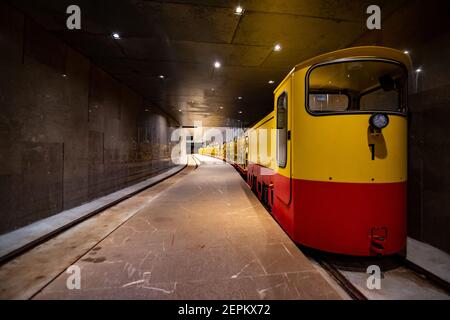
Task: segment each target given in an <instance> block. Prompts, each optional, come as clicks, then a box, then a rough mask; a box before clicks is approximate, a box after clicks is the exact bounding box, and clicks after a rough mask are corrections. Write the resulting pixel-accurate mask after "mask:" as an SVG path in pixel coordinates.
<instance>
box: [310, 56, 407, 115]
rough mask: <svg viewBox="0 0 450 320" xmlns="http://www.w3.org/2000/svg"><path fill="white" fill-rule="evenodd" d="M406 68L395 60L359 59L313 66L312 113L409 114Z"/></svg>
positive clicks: (311, 81) (311, 71)
mask: <svg viewBox="0 0 450 320" xmlns="http://www.w3.org/2000/svg"><path fill="white" fill-rule="evenodd" d="M407 78H408V75H407V71H406V68H404V67H403V66H402V65H401V64H399V63H397V62H395V61H388V60H376V59H358V60H343V61H335V62H330V63H327V64H322V65H319V66H316V67H314V68H313V69H311V70H310V71H309V77H308V90H309V91H308V108H309V110H310V111H311V112H312V113H317V114H321V113H322V114H323V113H334V112H339V113H343V112H371V111H385V112H400V113H406V94H407Z"/></svg>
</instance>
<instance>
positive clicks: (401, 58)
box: [274, 46, 412, 93]
mask: <svg viewBox="0 0 450 320" xmlns="http://www.w3.org/2000/svg"><path fill="white" fill-rule="evenodd" d="M355 57H359V58H362V57H364V58H384V59H391V60H395V61H398V62H400V63H402V64H404V65H405V66H406V68H407V69H408V71H409V70H411V69H412V62H411V58H410V57H409V55H407V54H405V53H404V52H402V51H400V50H397V49H392V48H387V47H380V46H363V47H351V48H346V49H342V50H337V51H332V52H328V53H325V54H321V55H319V56H316V57H313V58H310V59H307V60H305V61H303V62H300V63H299V64H297V65H296V66H295V67H294V68H293V69H292V70H291V71H290V72H289V73H288V74H287V75H286V77H285V78H284V79H283V81H281V82H280V84H279V85H278V86H277V87H276V88H275V90H274V93H275V92H276V91H277V90H278V88H279V87H280V86H281V85H282V84H283V83H284V81H285V80H286V79H287V78H288V77H289V75H291V74H292V73H293V72H295V71H296V70H299V69H303V68H305V67H308V66H312V65H315V64H318V63H322V62H327V61H332V60H337V59H345V58H355Z"/></svg>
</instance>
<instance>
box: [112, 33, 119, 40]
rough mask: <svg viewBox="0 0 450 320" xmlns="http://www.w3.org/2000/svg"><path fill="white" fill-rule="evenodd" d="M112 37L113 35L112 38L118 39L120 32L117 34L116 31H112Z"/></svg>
mask: <svg viewBox="0 0 450 320" xmlns="http://www.w3.org/2000/svg"><path fill="white" fill-rule="evenodd" d="M112 37H113V38H114V39H120V34H118V33H113V34H112Z"/></svg>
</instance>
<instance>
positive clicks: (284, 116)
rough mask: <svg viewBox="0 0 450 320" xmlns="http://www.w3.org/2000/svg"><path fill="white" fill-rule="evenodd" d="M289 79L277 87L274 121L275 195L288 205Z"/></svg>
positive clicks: (289, 148) (289, 184)
mask: <svg viewBox="0 0 450 320" xmlns="http://www.w3.org/2000/svg"><path fill="white" fill-rule="evenodd" d="M290 83H291V79H289V80H288V81H286V82H285V83H284V85H283V86H282V87H280V88H278V90H277V92H276V93H275V123H276V166H277V173H278V175H277V178H276V179H277V180H276V189H277V190H275V194H276V197H277V198H278V199H279V200H281V201H282V202H284V204H285V205H289V204H290V202H291V190H292V188H291V183H292V182H291V163H290V155H291V124H290V123H291V121H290V114H292V111H291V109H292V108H291V103H290V101H292V98H291V90H290Z"/></svg>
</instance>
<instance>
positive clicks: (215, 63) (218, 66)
mask: <svg viewBox="0 0 450 320" xmlns="http://www.w3.org/2000/svg"><path fill="white" fill-rule="evenodd" d="M221 66H222V64H221V63H220V62H219V61H216V62H214V68H216V69H219V68H220V67H221Z"/></svg>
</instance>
